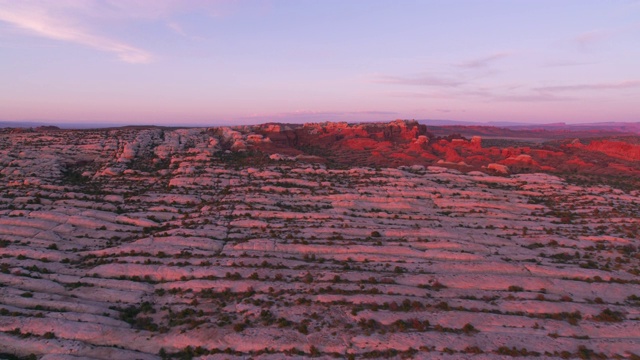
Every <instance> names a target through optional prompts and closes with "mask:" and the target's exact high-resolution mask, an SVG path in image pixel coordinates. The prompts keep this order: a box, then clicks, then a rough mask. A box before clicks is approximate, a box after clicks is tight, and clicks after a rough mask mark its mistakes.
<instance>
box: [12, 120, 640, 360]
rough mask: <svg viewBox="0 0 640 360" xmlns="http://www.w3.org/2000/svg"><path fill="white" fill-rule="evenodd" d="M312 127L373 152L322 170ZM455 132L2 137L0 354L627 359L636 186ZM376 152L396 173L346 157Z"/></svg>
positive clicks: (635, 341)
mask: <svg viewBox="0 0 640 360" xmlns="http://www.w3.org/2000/svg"><path fill="white" fill-rule="evenodd" d="M340 129H341V130H340ZM339 133H342V134H343V135H344V137H343V138H340V139H338V138H337V137H336V136H337V135H336V134H339ZM314 136H315V137H314ZM323 136H324V138H323ZM316 139H321V140H322V141H325V144H327V145H326V146H325V147H324V148H325V149H330V150H331V149H335V151H338V150H339V149H342V151H344V153H343V154H351V155H350V156H356V157H357V156H360V155H358V154H368V155H367V156H368V157H363V158H362V159H360V160H358V159H357V158H353V159H352V160H351V161H352V163H353V164H354V165H352V166H348V167H345V166H344V164H343V163H339V164H338V165H340V166H334V164H335V162H334V161H331V158H329V159H328V158H327V157H326V156H324V155H323V154H322V153H314V152H313V151H312V150H310V149H311V148H309V147H308V146H307V147H305V144H314V143H315V142H316V141H320V140H316ZM459 140H460V141H453V139H446V138H440V139H438V138H434V137H432V136H429V134H428V132H427V129H424V128H423V127H420V126H418V125H416V124H412V123H410V122H409V123H407V122H395V123H392V124H389V126H386V125H362V126H349V125H346V124H331V125H327V124H325V125H317V124H315V125H307V126H299V127H298V126H291V127H290V128H286V127H285V126H284V125H275V124H271V125H264V126H261V127H256V128H245V127H241V128H235V129H229V128H210V129H180V130H171V129H158V128H130V129H111V130H91V131H89V130H87V131H85V130H83V131H64V130H56V131H47V132H40V133H27V132H9V131H7V132H5V133H3V134H0V174H1V175H0V255H1V258H0V284H1V286H2V287H1V288H0V353H9V354H14V355H18V356H27V355H29V354H35V355H36V356H38V357H41V356H44V355H46V356H45V357H43V358H45V359H71V358H76V357H80V358H89V359H115V358H117V359H159V358H171V357H172V358H190V357H201V358H203V359H213V358H238V359H240V358H248V357H251V358H265V359H267V358H268V359H275V358H283V357H292V358H295V357H309V356H320V357H325V358H333V357H335V358H342V357H355V358H361V357H370V358H371V357H374V358H375V357H391V358H402V357H405V358H406V357H411V358H424V359H428V358H434V357H436V358H450V359H459V358H474V359H476V358H477V359H486V358H496V357H503V358H506V357H510V356H518V357H525V358H526V357H531V358H534V357H535V358H607V357H608V358H616V357H618V358H629V357H632V356H638V355H640V351H639V350H638V349H640V331H639V330H638V329H640V323H639V319H640V314H639V313H640V310H639V309H640V307H639V306H640V302H639V301H640V291H639V290H638V289H639V288H640V286H639V285H640V282H639V280H638V275H639V274H640V268H639V265H640V264H639V262H640V255H639V252H638V246H639V244H638V224H639V222H638V214H639V213H640V193H639V192H638V191H637V190H631V191H629V190H626V191H623V190H620V189H616V188H613V187H610V186H607V185H601V184H585V185H576V184H575V183H568V182H567V181H565V179H563V178H561V177H558V176H556V175H551V174H547V173H542V172H532V173H513V172H517V171H518V166H524V165H522V164H526V165H527V166H531V167H535V166H540V167H541V166H543V161H542V160H541V159H544V158H547V159H553V158H554V156H556V155H554V153H553V151H554V150H550V149H547V150H545V149H528V150H527V149H515V148H511V149H508V148H504V149H503V148H498V147H496V148H495V149H491V148H483V147H482V146H481V144H480V143H481V140H480V139H478V138H475V139H472V140H471V141H467V140H464V139H459ZM317 144H320V142H318V143H317ZM345 146H350V147H346V148H345ZM438 146H440V147H441V149H442V150H438V149H439V148H438ZM571 146H576V144H575V143H574V144H573V145H571ZM594 146H595V145H594ZM598 146H599V145H598ZM283 149H285V150H286V149H289V150H287V151H283ZM350 149H360V150H358V151H355V152H350ZM259 150H260V151H264V152H265V153H264V154H261V153H257V151H259ZM303 150H307V151H306V152H305V151H303ZM332 151H333V150H332ZM376 151H377V152H379V153H380V155H375V153H376ZM451 151H453V153H452V152H451ZM479 151H486V154H485V155H481V154H480V155H479V153H478V152H479ZM567 151H570V150H567ZM598 151H599V150H598ZM447 152H449V155H447ZM394 154H395V155H394ZM424 154H429V155H430V156H431V157H429V156H427V155H424ZM454 154H457V156H460V157H461V158H462V162H464V163H465V165H462V164H459V162H456V161H457V160H460V159H458V158H456V157H455V156H454ZM469 154H471V155H469ZM473 154H476V155H473ZM269 155H270V156H269ZM276 155H277V156H276ZM345 156H346V155H345ZM376 156H380V157H381V158H385V157H386V158H388V159H399V160H398V161H399V163H401V164H407V165H406V166H399V167H387V166H381V167H377V168H376V167H370V166H362V165H358V161H362V162H363V163H368V162H369V161H371V159H374V158H375V157H376ZM440 156H445V157H448V158H441V157H440ZM470 156H484V157H485V158H486V160H484V159H482V158H477V159H475V161H476V162H475V163H474V162H473V161H470V160H469V158H470ZM496 159H502V160H505V159H510V160H509V162H508V164H509V165H508V169H509V171H510V172H511V175H500V176H498V175H497V173H499V172H501V170H500V169H502V168H501V167H500V166H502V167H506V165H505V163H504V162H502V163H501V162H500V161H498V160H496ZM576 159H577V160H580V159H581V158H579V157H576ZM374 160H375V159H374ZM440 160H441V163H440V164H441V166H434V165H433V164H435V163H436V162H437V161H440ZM577 160H576V161H577ZM390 161H392V162H393V161H395V160H390ZM454 162H455V163H454ZM374 163H375V161H374ZM393 164H395V162H394V163H389V165H393ZM452 164H453V165H452ZM489 164H496V165H499V166H495V168H494V169H493V170H491V169H488V168H486V166H487V165H489ZM627 165H628V164H627ZM483 166H485V168H483ZM628 166H629V167H630V168H631V169H632V170H630V171H634V170H633V165H628ZM512 167H513V168H512ZM620 171H623V170H620ZM624 171H626V170H624ZM633 354H635V355H633Z"/></svg>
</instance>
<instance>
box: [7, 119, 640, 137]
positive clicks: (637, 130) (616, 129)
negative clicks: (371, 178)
mask: <svg viewBox="0 0 640 360" xmlns="http://www.w3.org/2000/svg"><path fill="white" fill-rule="evenodd" d="M418 122H419V123H421V124H424V125H427V126H429V127H435V128H441V127H443V128H447V130H454V129H456V128H457V129H462V127H465V128H468V129H466V130H473V129H477V128H479V127H482V128H484V129H485V132H486V130H487V129H486V128H502V129H510V130H518V131H527V130H536V131H540V130H548V131H589V132H597V131H605V132H606V134H607V135H611V134H613V133H632V134H640V122H597V123H584V124H567V123H562V122H561V123H548V124H531V123H524V122H507V121H490V122H473V121H458V120H418ZM51 125H53V126H58V127H60V128H62V129H92V128H93V129H95V128H107V127H123V126H122V125H121V124H115V123H109V122H102V123H88V122H76V123H63V122H53V121H0V128H7V127H10V128H31V127H38V126H51ZM143 126H145V127H146V126H150V125H143ZM164 126H168V127H171V126H170V125H164ZM180 127H183V126H180ZM184 127H203V126H202V125H199V126H197V125H193V126H190V125H188V124H187V125H186V126H184ZM452 128H453V129H452ZM493 131H496V129H493ZM466 132H468V131H466ZM501 135H506V134H501Z"/></svg>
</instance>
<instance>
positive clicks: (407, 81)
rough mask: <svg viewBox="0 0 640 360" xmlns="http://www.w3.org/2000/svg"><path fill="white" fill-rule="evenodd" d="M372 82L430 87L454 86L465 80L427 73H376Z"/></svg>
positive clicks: (461, 83)
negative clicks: (398, 74) (406, 74)
mask: <svg viewBox="0 0 640 360" xmlns="http://www.w3.org/2000/svg"><path fill="white" fill-rule="evenodd" d="M373 82H376V83H380V84H394V85H416V86H432V87H456V86H460V85H463V84H464V83H465V81H462V80H459V79H455V78H446V77H439V76H432V75H427V74H420V75H415V76H391V75H378V76H375V77H374V78H373Z"/></svg>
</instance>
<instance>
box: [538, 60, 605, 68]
mask: <svg viewBox="0 0 640 360" xmlns="http://www.w3.org/2000/svg"><path fill="white" fill-rule="evenodd" d="M593 64H595V62H584V61H552V62H548V63H545V64H543V65H542V67H546V68H554V67H573V66H584V65H593Z"/></svg>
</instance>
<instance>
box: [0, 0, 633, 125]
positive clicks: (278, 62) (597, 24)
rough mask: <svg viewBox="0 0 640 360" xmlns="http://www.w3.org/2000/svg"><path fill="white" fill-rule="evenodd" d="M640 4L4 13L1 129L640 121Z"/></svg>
mask: <svg viewBox="0 0 640 360" xmlns="http://www.w3.org/2000/svg"><path fill="white" fill-rule="evenodd" d="M638 19H640V1H631V0H629V1H622V0H619V1H618V0H616V1H606V2H605V1H596V0H566V1H555V0H524V1H504V0H502V1H497V0H487V1H482V2H479V1H472V0H466V1H465V0H453V1H417V2H409V1H407V2H401V3H398V2H394V1H379V0H372V1H360V0H356V1H337V0H327V1H296V0H281V1H279V0H271V1H267V0H265V1H246V2H244V1H231V0H220V1H215V2H211V1H189V2H185V1H177V0H156V1H151V0H136V1H115V0H102V1H98V0H58V1H36V0H24V1H12V0H0V49H1V51H2V56H1V57H0V74H1V76H2V79H3V81H2V82H1V83H0V120H8V121H32V120H37V121H52V122H58V123H64V122H76V123H77V122H86V123H98V122H100V123H105V122H106V123H114V124H132V123H136V124H142V123H146V124H162V125H185V124H193V125H197V124H245V123H260V122H268V121H286V122H304V121H382V120H392V119H396V118H405V119H451V120H462V121H512V122H538V123H540V122H544V123H549V122H568V123H576V122H600V121H640V119H639V118H638V114H640V101H638V100H637V99H640V66H638V64H640V48H639V47H638V46H637V39H638V38H640V21H639V20H638Z"/></svg>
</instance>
